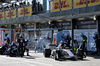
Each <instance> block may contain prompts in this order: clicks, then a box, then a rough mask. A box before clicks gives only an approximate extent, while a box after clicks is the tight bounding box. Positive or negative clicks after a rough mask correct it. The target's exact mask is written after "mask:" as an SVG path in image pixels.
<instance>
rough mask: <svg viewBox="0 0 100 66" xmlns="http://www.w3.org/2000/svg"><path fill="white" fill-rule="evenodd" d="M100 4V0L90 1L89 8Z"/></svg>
mask: <svg viewBox="0 0 100 66" xmlns="http://www.w3.org/2000/svg"><path fill="white" fill-rule="evenodd" d="M98 4H100V0H88V6H91V5H98Z"/></svg>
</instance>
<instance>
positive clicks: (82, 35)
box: [80, 33, 87, 54]
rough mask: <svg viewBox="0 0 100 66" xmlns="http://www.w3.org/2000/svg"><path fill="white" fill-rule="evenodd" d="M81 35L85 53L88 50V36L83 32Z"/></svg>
mask: <svg viewBox="0 0 100 66" xmlns="http://www.w3.org/2000/svg"><path fill="white" fill-rule="evenodd" d="M80 36H81V37H82V40H81V42H82V54H84V52H85V50H86V47H85V46H86V43H87V37H86V36H85V35H84V34H83V33H80ZM86 51H87V50H86Z"/></svg>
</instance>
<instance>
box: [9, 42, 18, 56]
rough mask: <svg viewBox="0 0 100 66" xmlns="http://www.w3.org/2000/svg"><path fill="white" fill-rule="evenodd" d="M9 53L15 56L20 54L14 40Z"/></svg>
mask: <svg viewBox="0 0 100 66" xmlns="http://www.w3.org/2000/svg"><path fill="white" fill-rule="evenodd" d="M8 53H9V55H10V56H11V57H13V56H17V54H18V51H17V45H16V44H15V42H14V41H13V42H12V44H11V46H10V48H9V50H8Z"/></svg>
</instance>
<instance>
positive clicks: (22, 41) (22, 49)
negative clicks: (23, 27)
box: [17, 34, 25, 57]
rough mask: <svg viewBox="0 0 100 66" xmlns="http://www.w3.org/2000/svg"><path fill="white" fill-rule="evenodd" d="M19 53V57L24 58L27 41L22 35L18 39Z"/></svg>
mask: <svg viewBox="0 0 100 66" xmlns="http://www.w3.org/2000/svg"><path fill="white" fill-rule="evenodd" d="M17 42H18V44H19V46H18V53H19V56H21V57H23V56H24V46H23V45H24V43H25V39H24V38H23V36H22V34H20V37H19V38H18V41H17Z"/></svg>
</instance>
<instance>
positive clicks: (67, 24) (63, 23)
mask: <svg viewBox="0 0 100 66" xmlns="http://www.w3.org/2000/svg"><path fill="white" fill-rule="evenodd" d="M56 26H58V27H60V26H71V22H70V21H68V22H58V23H56Z"/></svg>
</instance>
